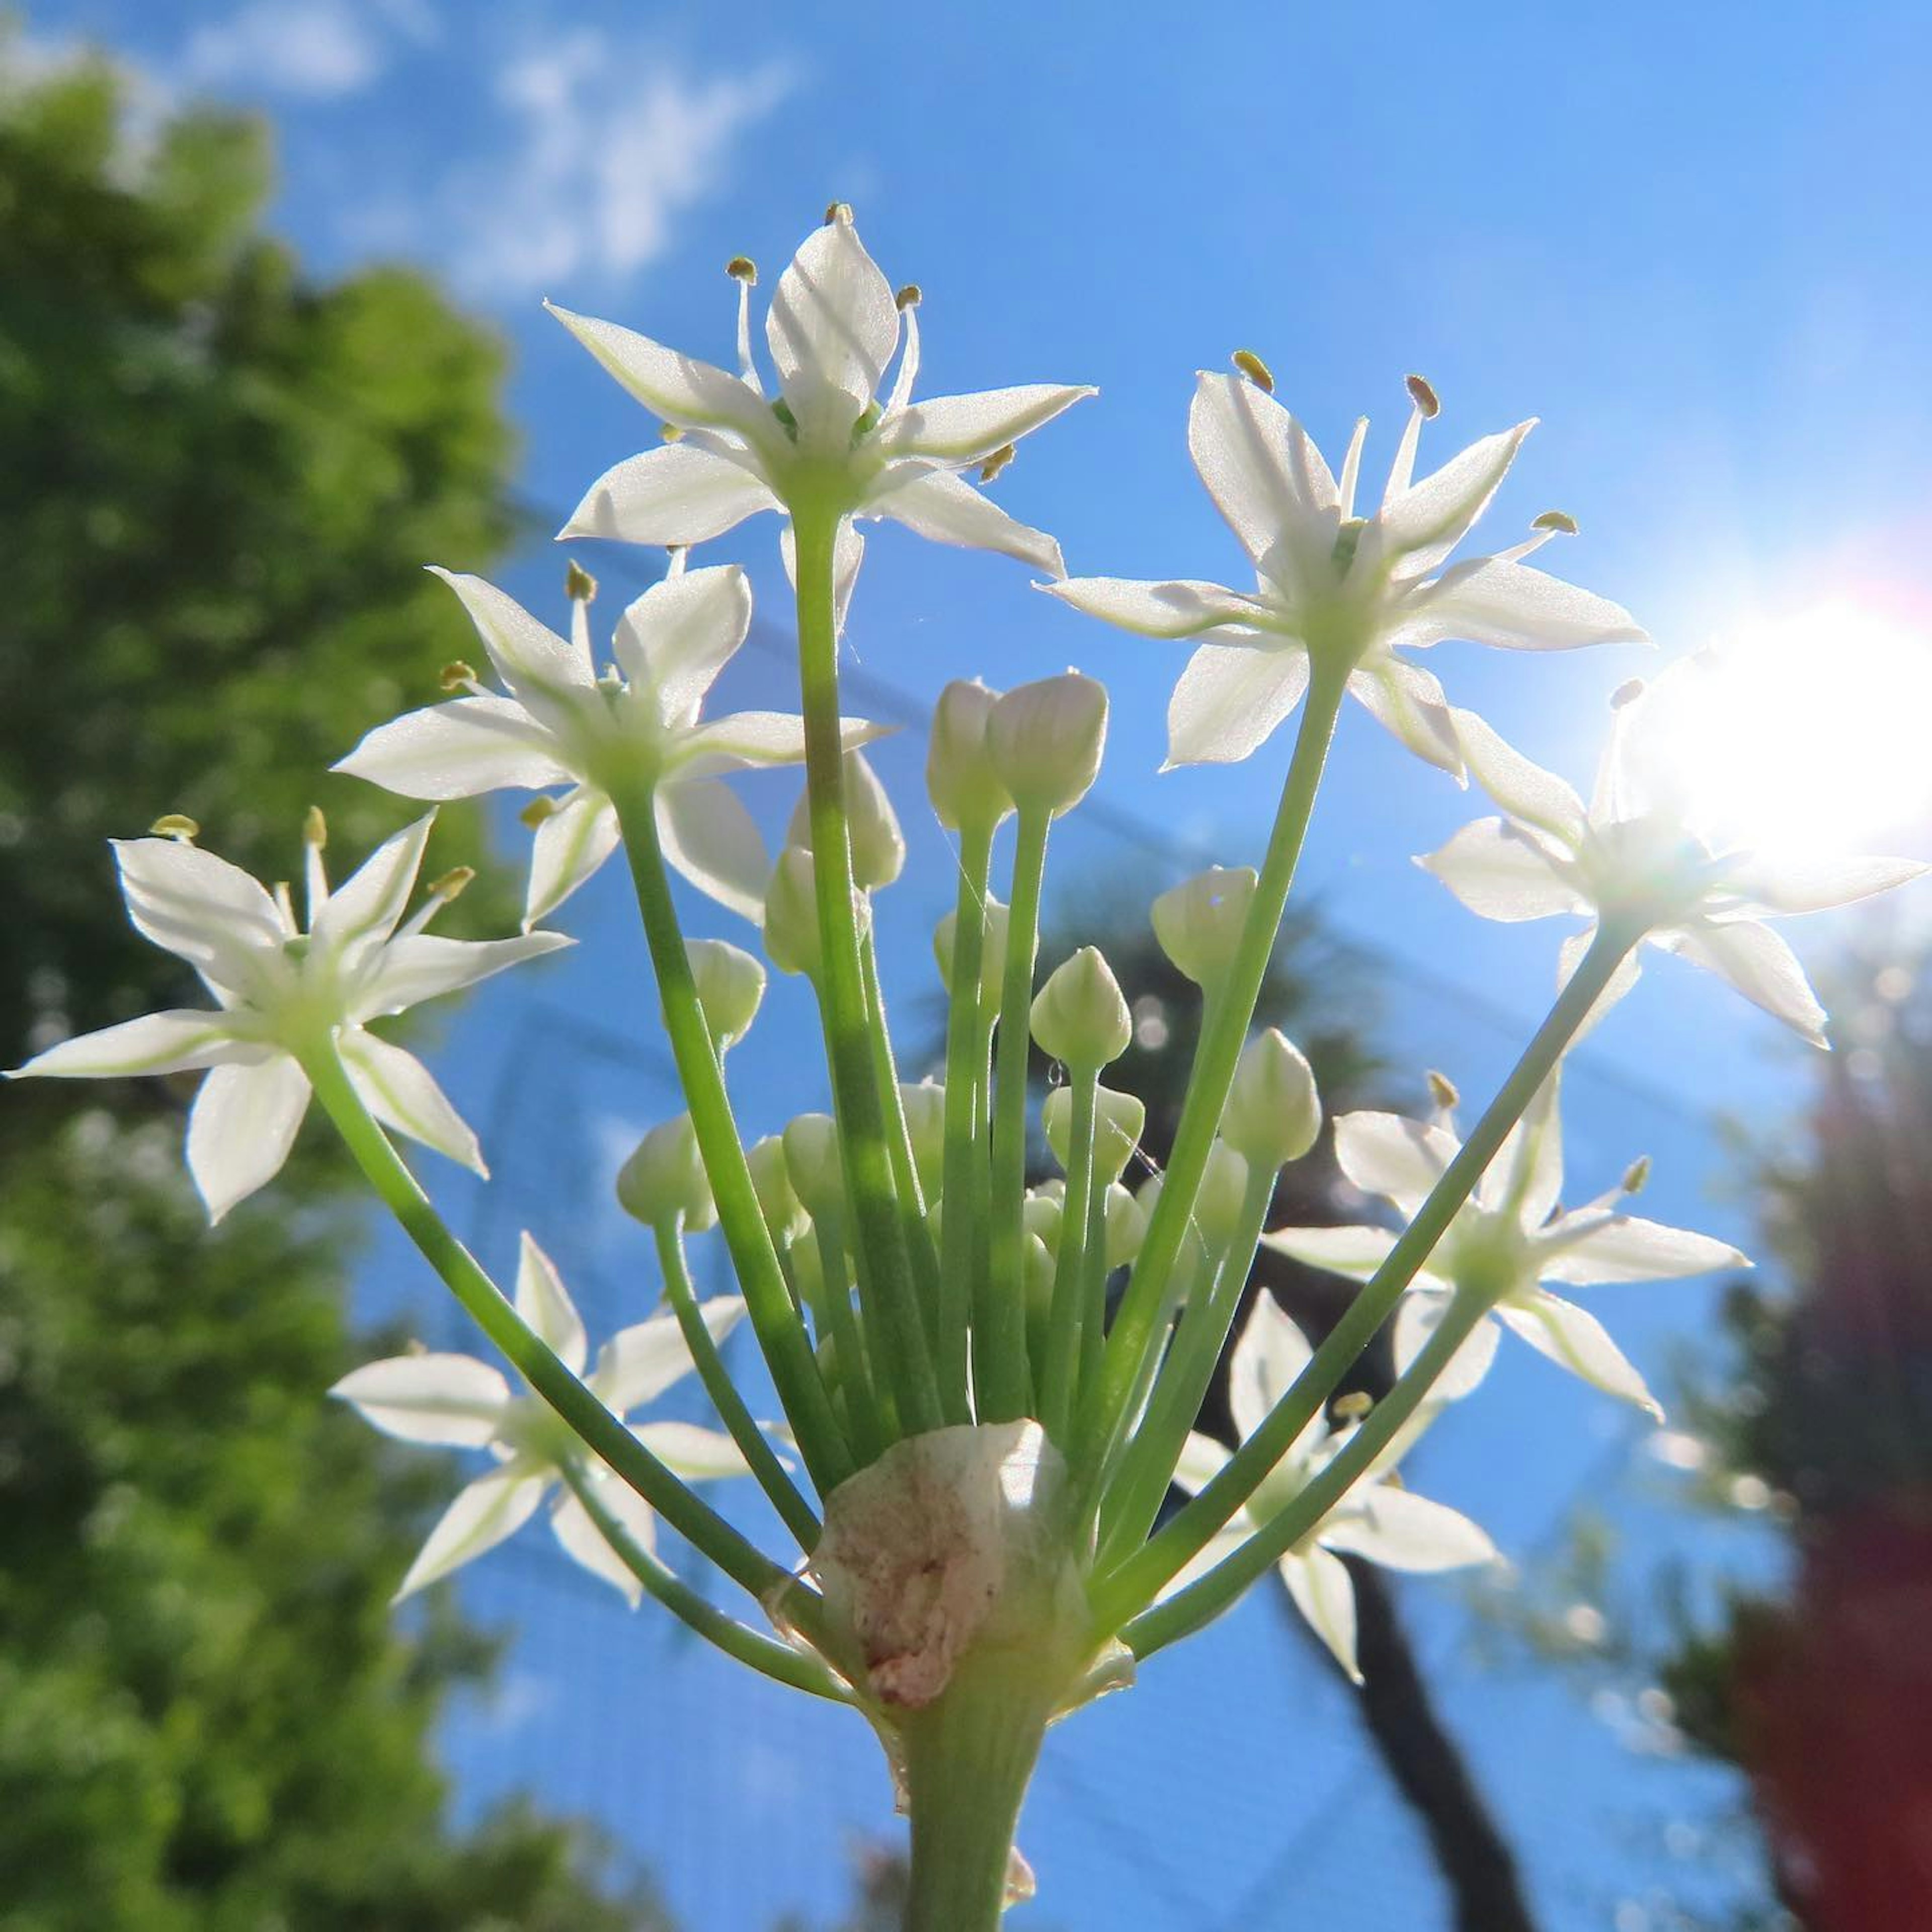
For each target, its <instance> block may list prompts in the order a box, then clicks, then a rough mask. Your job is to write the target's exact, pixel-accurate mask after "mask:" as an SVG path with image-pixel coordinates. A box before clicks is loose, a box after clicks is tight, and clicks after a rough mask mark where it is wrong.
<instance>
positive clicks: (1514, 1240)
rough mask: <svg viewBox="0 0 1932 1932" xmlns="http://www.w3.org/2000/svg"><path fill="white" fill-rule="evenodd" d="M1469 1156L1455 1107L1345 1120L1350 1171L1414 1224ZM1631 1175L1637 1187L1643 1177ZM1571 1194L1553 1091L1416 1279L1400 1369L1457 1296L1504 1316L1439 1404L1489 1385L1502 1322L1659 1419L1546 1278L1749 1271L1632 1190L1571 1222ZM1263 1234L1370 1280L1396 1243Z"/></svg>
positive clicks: (1484, 1334) (1625, 1366)
mask: <svg viewBox="0 0 1932 1932" xmlns="http://www.w3.org/2000/svg"><path fill="white" fill-rule="evenodd" d="M1461 1149H1462V1142H1460V1140H1459V1139H1457V1136H1456V1134H1455V1133H1454V1117H1453V1115H1451V1113H1450V1112H1449V1111H1448V1109H1446V1108H1445V1109H1443V1110H1442V1112H1439V1114H1438V1115H1436V1118H1435V1120H1434V1121H1432V1122H1424V1121H1411V1120H1405V1119H1403V1118H1401V1117H1400V1115H1395V1114H1378V1113H1361V1114H1345V1115H1343V1117H1342V1118H1340V1120H1338V1121H1337V1122H1336V1123H1335V1157H1336V1159H1337V1160H1338V1161H1339V1162H1340V1164H1341V1168H1342V1172H1343V1173H1344V1174H1345V1175H1347V1177H1348V1178H1349V1180H1350V1181H1352V1182H1354V1184H1355V1186H1356V1187H1359V1188H1360V1189H1361V1190H1362V1191H1363V1193H1365V1194H1376V1195H1380V1196H1382V1199H1385V1201H1388V1202H1390V1203H1391V1205H1393V1206H1394V1208H1395V1209H1396V1211H1397V1213H1399V1214H1400V1215H1402V1217H1403V1219H1404V1220H1409V1219H1411V1218H1412V1217H1414V1216H1415V1214H1416V1213H1417V1211H1418V1210H1419V1209H1420V1208H1421V1205H1422V1204H1423V1202H1424V1199H1426V1198H1427V1196H1428V1194H1429V1192H1430V1190H1431V1189H1432V1188H1433V1187H1434V1186H1435V1185H1436V1182H1437V1181H1438V1180H1439V1178H1441V1176H1442V1172H1443V1170H1444V1169H1445V1168H1447V1167H1448V1165H1449V1163H1451V1161H1452V1160H1454V1159H1455V1158H1456V1157H1457V1154H1458V1153H1460V1151H1461ZM1628 1180H1629V1181H1630V1183H1631V1184H1632V1185H1634V1184H1635V1181H1636V1177H1635V1175H1634V1174H1633V1175H1631V1177H1628ZM1562 1187H1563V1142H1562V1126H1561V1124H1560V1121H1559V1115H1558V1112H1557V1106H1556V1086H1555V1085H1554V1084H1552V1085H1549V1086H1547V1087H1545V1088H1544V1089H1543V1091H1542V1092H1541V1094H1539V1095H1538V1098H1537V1100H1536V1102H1535V1105H1534V1106H1532V1109H1531V1110H1530V1112H1529V1114H1528V1115H1526V1116H1525V1117H1524V1118H1523V1120H1522V1121H1520V1122H1519V1123H1518V1124H1517V1126H1516V1127H1514V1129H1513V1130H1511V1133H1510V1136H1509V1138H1508V1139H1507V1140H1505V1142H1504V1143H1503V1145H1502V1148H1501V1150H1500V1151H1499V1152H1498V1154H1497V1155H1496V1159H1495V1160H1493V1161H1492V1162H1491V1163H1490V1166H1489V1169H1488V1171H1487V1172H1486V1173H1485V1174H1484V1176H1483V1178H1482V1180H1481V1181H1480V1182H1479V1183H1478V1185H1477V1187H1476V1191H1475V1193H1474V1194H1473V1195H1472V1196H1471V1197H1470V1198H1469V1200H1468V1201H1466V1202H1465V1203H1464V1204H1463V1206H1462V1207H1461V1208H1460V1209H1459V1210H1458V1211H1457V1215H1456V1218H1455V1219H1454V1220H1453V1221H1452V1222H1451V1223H1450V1225H1449V1227H1448V1231H1447V1232H1445V1234H1444V1235H1443V1236H1442V1239H1441V1241H1439V1242H1438V1243H1437V1244H1436V1248H1435V1250H1434V1252H1433V1253H1432V1254H1431V1255H1430V1257H1429V1259H1428V1260H1427V1262H1426V1263H1425V1264H1424V1268H1423V1270H1422V1271H1421V1273H1419V1274H1418V1275H1417V1276H1416V1277H1415V1280H1414V1281H1413V1282H1412V1283H1411V1284H1410V1288H1409V1293H1408V1294H1407V1295H1406V1296H1405V1297H1404V1298H1403V1305H1402V1307H1401V1308H1400V1310H1398V1312H1397V1316H1396V1328H1395V1358H1396V1367H1397V1370H1398V1372H1400V1370H1404V1369H1406V1368H1407V1367H1408V1366H1409V1364H1410V1363H1411V1362H1412V1361H1414V1360H1415V1358H1416V1356H1417V1355H1418V1353H1420V1352H1421V1349H1422V1346H1423V1344H1424V1343H1425V1342H1427V1340H1428V1339H1429V1335H1430V1331H1431V1330H1432V1329H1433V1328H1434V1327H1435V1325H1436V1323H1437V1322H1439V1321H1440V1320H1441V1319H1442V1316H1443V1314H1444V1313H1445V1310H1447V1309H1448V1306H1449V1301H1450V1298H1451V1295H1454V1294H1457V1293H1460V1294H1465V1295H1477V1296H1480V1297H1481V1298H1483V1299H1484V1300H1485V1301H1487V1302H1489V1303H1490V1304H1491V1305H1492V1307H1493V1310H1494V1314H1495V1320H1494V1321H1492V1320H1491V1319H1489V1318H1488V1317H1487V1316H1485V1317H1484V1320H1483V1321H1482V1322H1481V1325H1480V1326H1479V1327H1478V1328H1476V1330H1475V1331H1474V1332H1473V1333H1472V1334H1471V1336H1470V1337H1469V1340H1468V1341H1467V1342H1466V1343H1464V1344H1463V1346H1462V1348H1461V1349H1460V1350H1459V1351H1458V1352H1457V1356H1456V1358H1455V1360H1454V1361H1453V1362H1452V1363H1451V1364H1450V1366H1449V1368H1448V1370H1447V1371H1446V1372H1445V1374H1444V1376H1442V1379H1441V1380H1439V1382H1437V1383H1436V1385H1435V1388H1434V1389H1433V1391H1432V1393H1433V1396H1434V1397H1435V1398H1436V1400H1454V1398H1456V1397H1460V1396H1463V1395H1466V1394H1468V1393H1469V1391H1470V1390H1471V1389H1472V1388H1474V1387H1475V1385H1476V1383H1477V1382H1479V1381H1481V1379H1482V1377H1483V1376H1484V1374H1485V1373H1487V1370H1488V1368H1489V1365H1490V1362H1491V1361H1492V1360H1493V1358H1494V1357H1495V1355H1496V1344H1497V1342H1498V1340H1499V1330H1498V1328H1497V1326H1496V1323H1497V1322H1501V1323H1502V1325H1503V1326H1504V1327H1505V1328H1509V1329H1511V1331H1514V1333H1515V1334H1518V1335H1520V1336H1521V1337H1523V1340H1525V1341H1526V1342H1527V1343H1529V1345H1530V1346H1531V1347H1532V1348H1534V1349H1538V1350H1540V1351H1541V1352H1542V1353H1543V1354H1544V1355H1547V1356H1548V1357H1549V1358H1550V1360H1551V1361H1553V1362H1555V1363H1556V1364H1559V1366H1560V1367H1563V1368H1566V1369H1568V1370H1570V1371H1571V1373H1572V1374H1574V1375H1578V1376H1582V1377H1583V1379H1584V1380H1585V1381H1586V1382H1589V1383H1591V1384H1592V1385H1595V1387H1596V1388H1600V1389H1602V1390H1604V1391H1606V1392H1607V1393H1608V1394H1611V1395H1614V1396H1617V1397H1621V1398H1622V1400H1625V1401H1626V1402H1632V1403H1636V1404H1637V1406H1639V1407H1640V1408H1641V1409H1648V1410H1649V1412H1651V1413H1652V1415H1655V1416H1657V1417H1658V1418H1660V1419H1661V1417H1662V1415H1663V1411H1662V1410H1661V1409H1659V1408H1658V1406H1657V1404H1656V1403H1655V1400H1652V1396H1651V1393H1650V1391H1649V1389H1647V1388H1646V1387H1645V1386H1644V1382H1643V1377H1642V1376H1640V1375H1639V1374H1638V1373H1637V1370H1635V1369H1634V1368H1633V1367H1631V1364H1630V1363H1629V1362H1628V1361H1627V1360H1625V1357H1624V1355H1623V1354H1622V1351H1621V1350H1619V1349H1618V1347H1617V1346H1616V1343H1614V1342H1613V1341H1612V1340H1610V1337H1609V1336H1608V1335H1607V1334H1605V1333H1604V1329H1603V1327H1602V1325H1601V1323H1599V1322H1598V1321H1597V1320H1596V1319H1595V1317H1594V1316H1590V1315H1588V1314H1586V1313H1585V1312H1584V1311H1583V1310H1582V1309H1580V1308H1579V1307H1576V1306H1575V1305H1574V1304H1573V1303H1571V1302H1568V1301H1564V1300H1563V1299H1562V1297H1560V1296H1559V1295H1553V1294H1551V1293H1550V1291H1549V1290H1548V1289H1547V1288H1545V1287H1544V1286H1543V1285H1542V1284H1543V1283H1545V1282H1556V1283H1560V1284H1562V1285H1563V1286H1568V1287H1572V1288H1587V1287H1592V1286H1596V1285H1597V1284H1598V1283H1603V1282H1614V1281H1664V1280H1673V1279H1675V1278H1676V1277H1679V1276H1681V1275H1691V1274H1706V1273H1708V1272H1709V1271H1711V1270H1712V1269H1714V1268H1748V1267H1750V1265H1751V1263H1750V1262H1748V1261H1747V1260H1746V1259H1745V1257H1744V1256H1742V1254H1740V1253H1739V1252H1738V1250H1736V1248H1734V1247H1731V1246H1730V1244H1729V1243H1728V1242H1725V1241H1714V1240H1713V1239H1712V1238H1711V1237H1710V1236H1709V1235H1696V1234H1692V1233H1691V1232H1688V1230H1686V1229H1682V1228H1667V1227H1664V1226H1661V1225H1660V1224H1659V1223H1657V1222H1655V1221H1646V1220H1640V1219H1639V1218H1638V1217H1637V1216H1636V1215H1634V1214H1626V1213H1625V1211H1624V1205H1623V1204H1624V1202H1625V1198H1626V1190H1625V1188H1623V1187H1618V1188H1613V1190H1611V1191H1610V1193H1607V1194H1604V1195H1601V1196H1599V1197H1598V1199H1596V1200H1595V1201H1592V1202H1590V1203H1589V1205H1588V1206H1587V1207H1583V1208H1577V1209H1574V1210H1573V1211H1571V1212H1570V1213H1568V1214H1565V1213H1564V1212H1562V1211H1561V1210H1560V1209H1559V1207H1558V1205H1557V1201H1558V1196H1559V1194H1560V1193H1562ZM1263 1239H1264V1240H1265V1242H1266V1244H1267V1245H1268V1247H1271V1248H1274V1249H1276V1250H1278V1251H1279V1252H1280V1253H1283V1254H1285V1255H1291V1256H1293V1257H1294V1258H1295V1259H1296V1260H1297V1261H1299V1262H1307V1264H1308V1265H1310V1266H1311V1267H1314V1268H1327V1269H1328V1270H1330V1271H1331V1272H1332V1273H1334V1274H1340V1275H1346V1276H1348V1277H1351V1278H1352V1279H1353V1280H1358V1281H1366V1280H1367V1279H1368V1278H1369V1277H1370V1276H1371V1275H1373V1274H1374V1273H1375V1271H1376V1269H1377V1268H1379V1267H1380V1266H1381V1265H1382V1262H1383V1261H1384V1260H1385V1259H1387V1257H1388V1252H1389V1250H1390V1249H1391V1248H1392V1247H1394V1245H1395V1243H1396V1239H1397V1237H1396V1236H1395V1235H1394V1234H1392V1233H1391V1232H1389V1230H1388V1229H1386V1228H1369V1227H1354V1228H1283V1229H1279V1230H1278V1231H1277V1232H1275V1233H1274V1234H1271V1235H1265V1236H1264V1237H1263Z"/></svg>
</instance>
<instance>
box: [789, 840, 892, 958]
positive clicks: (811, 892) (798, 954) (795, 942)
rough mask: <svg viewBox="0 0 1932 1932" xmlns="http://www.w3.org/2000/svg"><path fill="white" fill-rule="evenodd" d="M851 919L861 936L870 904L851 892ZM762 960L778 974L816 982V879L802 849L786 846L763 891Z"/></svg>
mask: <svg viewBox="0 0 1932 1932" xmlns="http://www.w3.org/2000/svg"><path fill="white" fill-rule="evenodd" d="M852 916H853V919H854V920H855V922H856V923H857V926H858V929H859V933H860V935H861V936H862V935H864V934H865V932H866V931H867V930H868V929H869V928H870V926H871V922H872V902H871V900H870V899H868V898H866V896H865V894H864V893H863V892H860V891H858V890H857V889H854V890H853V894H852ZM765 956H766V958H767V959H769V960H770V961H771V962H772V965H774V966H775V967H776V968H778V971H780V972H781V973H802V974H804V975H805V977H806V978H807V979H808V980H809V979H814V978H816V977H817V973H818V968H819V965H820V955H819V950H818V887H817V874H816V872H815V871H814V869H813V866H812V862H811V853H810V852H809V851H808V850H806V849H805V847H803V846H802V845H787V847H785V848H784V850H783V851H782V852H781V853H779V854H778V863H777V864H776V865H774V866H773V867H772V882H771V883H770V884H769V886H766V888H765Z"/></svg>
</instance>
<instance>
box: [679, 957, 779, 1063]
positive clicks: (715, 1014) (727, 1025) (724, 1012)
mask: <svg viewBox="0 0 1932 1932" xmlns="http://www.w3.org/2000/svg"><path fill="white" fill-rule="evenodd" d="M684 951H685V957H686V958H687V959H688V960H689V961H690V962H691V978H692V979H693V980H695V981H696V982H697V1004H699V1005H700V1007H703V1009H704V1023H705V1025H706V1026H708V1027H709V1028H710V1029H711V1039H712V1044H713V1046H715V1047H716V1048H717V1049H718V1052H720V1053H724V1052H727V1051H728V1050H729V1049H730V1048H732V1047H733V1046H736V1045H737V1043H739V1041H740V1040H742V1039H743V1038H744V1037H745V1034H748V1033H749V1032H750V1031H751V1022H752V1021H753V1020H754V1019H756V1018H757V1013H758V1002H759V1001H760V1000H762V999H763V998H764V997H765V969H764V968H763V967H762V966H760V965H759V964H758V962H757V960H755V959H753V958H752V957H751V954H749V953H747V952H746V951H745V950H744V948H743V947H740V946H733V944H731V943H730V941H728V940H724V939H693V940H689V941H686V942H685V949H684Z"/></svg>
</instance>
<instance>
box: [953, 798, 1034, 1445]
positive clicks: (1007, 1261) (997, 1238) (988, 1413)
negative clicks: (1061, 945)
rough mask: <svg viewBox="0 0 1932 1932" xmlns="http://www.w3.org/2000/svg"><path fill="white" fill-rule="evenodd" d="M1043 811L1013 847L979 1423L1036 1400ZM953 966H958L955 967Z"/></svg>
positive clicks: (1024, 819)
mask: <svg viewBox="0 0 1932 1932" xmlns="http://www.w3.org/2000/svg"><path fill="white" fill-rule="evenodd" d="M1051 823H1052V819H1051V817H1049V814H1047V813H1046V812H1044V811H1022V813H1021V814H1020V815H1019V833H1018V836H1017V838H1016V842H1015V844H1014V847H1013V900H1012V904H1011V907H1010V910H1009V911H1008V913H1007V961H1006V973H1005V977H1004V980H1003V981H1002V983H1001V990H1000V1031H999V1036H998V1042H997V1044H996V1048H995V1051H996V1052H997V1054H998V1066H997V1068H996V1070H995V1074H994V1077H993V1204H992V1225H991V1227H990V1229H989V1237H990V1244H991V1246H990V1253H989V1257H988V1261H987V1265H986V1273H985V1274H984V1275H983V1277H982V1278H981V1280H980V1291H981V1296H982V1301H983V1310H982V1313H981V1317H980V1322H979V1324H978V1325H977V1327H976V1328H975V1331H974V1350H973V1366H974V1370H975V1375H974V1387H975V1388H976V1389H977V1391H979V1395H980V1421H982V1422H1010V1421H1013V1420H1014V1419H1016V1418H1018V1417H1019V1416H1022V1415H1026V1414H1027V1413H1028V1411H1029V1410H1030V1409H1031V1407H1032V1404H1033V1378H1032V1375H1031V1370H1030V1369H1029V1367H1028V1361H1027V1325H1026V1286H1025V1268H1024V1265H1023V1262H1024V1254H1025V1241H1024V1240H1023V1238H1022V1237H1023V1235H1024V1232H1025V1208H1026V1154H1027V1131H1026V1103H1027V1049H1028V1044H1029V1043H1030V1042H1031V1039H1032V1037H1033V1035H1032V1015H1033V972H1034V959H1035V958H1036V956H1037V953H1038V950H1039V945H1040V885H1041V882H1042V880H1043V878H1044V877H1045V874H1046V835H1047V830H1048V827H1049V826H1050V825H1051ZM955 970H957V968H955Z"/></svg>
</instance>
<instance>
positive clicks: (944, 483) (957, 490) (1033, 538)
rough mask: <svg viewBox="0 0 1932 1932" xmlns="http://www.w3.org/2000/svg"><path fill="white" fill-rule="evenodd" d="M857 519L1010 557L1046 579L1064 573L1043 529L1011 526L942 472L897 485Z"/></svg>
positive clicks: (1003, 514)
mask: <svg viewBox="0 0 1932 1932" xmlns="http://www.w3.org/2000/svg"><path fill="white" fill-rule="evenodd" d="M859 514H860V515H861V516H866V517H891V518H892V520H894V521H895V522H896V523H903V524H904V525H905V526H906V528H907V529H909V530H912V531H914V532H916V533H917V534H918V535H920V536H922V537H929V538H932V541H934V542H935V543H947V544H964V545H965V547H967V548H968V549H969V550H998V551H999V552H1000V553H1001V555H1003V556H1016V557H1018V558H1019V560H1020V561H1021V562H1022V563H1030V564H1031V565H1033V566H1034V568H1035V569H1036V570H1043V571H1046V573H1047V574H1048V575H1049V577H1064V576H1065V575H1066V574H1067V566H1066V565H1065V563H1064V562H1063V561H1062V560H1061V555H1060V546H1059V544H1057V543H1056V542H1055V541H1054V540H1053V538H1051V537H1050V536H1049V535H1047V533H1046V532H1045V531H1044V530H1036V529H1029V528H1028V526H1027V525H1025V523H1020V522H1018V521H1016V520H1015V519H1014V518H1013V517H1010V516H1008V515H1007V513H1006V511H1004V510H1003V509H1001V508H1000V506H999V505H998V504H997V503H996V502H994V501H993V500H992V498H991V497H989V496H985V495H983V493H981V492H980V490H976V489H975V488H974V487H973V485H972V484H970V483H968V482H967V481H965V479H964V478H961V477H958V476H953V475H947V473H945V472H944V471H940V472H935V474H933V475H929V476H921V477H919V478H916V480H915V481H913V482H910V483H906V484H901V485H900V486H899V487H898V488H897V489H895V490H892V492H891V493H890V494H889V495H888V496H882V497H880V499H878V500H877V502H874V503H871V504H868V505H867V506H866V507H865V508H864V509H862V510H861V511H859Z"/></svg>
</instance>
